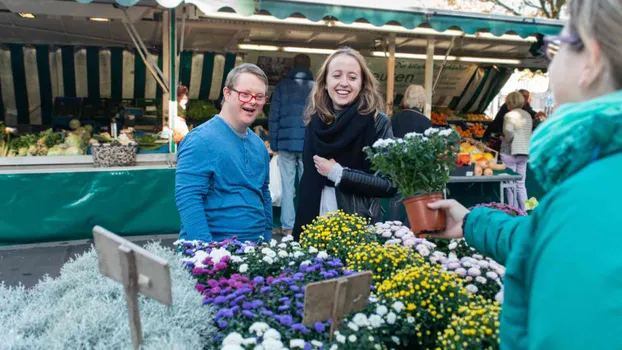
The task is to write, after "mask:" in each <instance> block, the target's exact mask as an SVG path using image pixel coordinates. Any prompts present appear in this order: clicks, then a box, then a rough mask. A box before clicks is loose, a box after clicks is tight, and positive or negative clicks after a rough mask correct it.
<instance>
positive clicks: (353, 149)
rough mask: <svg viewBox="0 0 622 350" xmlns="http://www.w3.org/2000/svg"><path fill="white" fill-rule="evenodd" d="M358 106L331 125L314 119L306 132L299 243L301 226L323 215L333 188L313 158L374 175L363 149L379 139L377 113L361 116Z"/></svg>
mask: <svg viewBox="0 0 622 350" xmlns="http://www.w3.org/2000/svg"><path fill="white" fill-rule="evenodd" d="M358 108H359V103H358V102H357V103H354V104H352V105H350V106H348V107H345V108H344V109H342V110H341V111H339V113H338V116H337V118H336V119H335V120H334V121H333V123H331V124H325V123H324V122H323V121H322V120H321V119H320V117H319V116H317V115H314V116H312V117H311V121H310V122H309V125H307V130H306V132H305V142H304V149H303V153H302V162H303V166H304V173H303V175H302V179H301V181H300V189H299V191H298V192H299V196H298V210H297V212H296V225H295V227H294V237H295V238H296V239H297V240H298V239H299V238H300V233H301V232H302V226H304V225H308V224H310V223H311V222H312V221H313V219H315V218H316V217H317V216H318V215H319V213H320V201H321V198H322V189H323V188H324V186H334V184H333V183H332V182H331V181H329V180H328V179H327V178H326V177H324V176H322V175H320V174H319V173H318V172H317V169H316V168H315V163H314V162H313V156H315V155H318V156H320V157H323V158H326V159H335V161H336V162H337V163H339V164H340V165H341V166H343V167H344V168H345V167H347V168H350V169H358V170H362V171H365V172H371V169H370V168H371V165H370V163H369V161H368V160H367V159H366V157H365V153H364V152H363V148H364V147H365V146H371V145H372V144H373V143H374V141H375V139H376V128H375V118H374V113H373V112H372V113H370V114H367V115H361V114H359V113H358Z"/></svg>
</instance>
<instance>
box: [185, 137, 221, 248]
mask: <svg viewBox="0 0 622 350" xmlns="http://www.w3.org/2000/svg"><path fill="white" fill-rule="evenodd" d="M215 156H216V154H215V153H213V152H210V151H209V146H208V144H207V143H206V142H205V141H204V140H203V139H202V138H201V136H199V135H198V134H197V133H195V132H194V133H193V132H191V133H189V134H188V135H187V136H186V137H185V138H184V140H183V141H182V143H181V145H180V147H179V153H178V156H177V171H176V173H175V202H176V204H177V210H178V211H179V216H180V217H181V224H182V227H183V230H184V231H185V233H186V234H187V239H190V240H193V239H197V240H202V241H205V242H211V241H212V234H211V232H210V229H209V225H208V223H207V217H206V216H205V206H204V201H205V198H206V197H207V194H208V193H209V191H210V186H211V180H212V178H213V176H214V162H215V159H214V158H213V157H215Z"/></svg>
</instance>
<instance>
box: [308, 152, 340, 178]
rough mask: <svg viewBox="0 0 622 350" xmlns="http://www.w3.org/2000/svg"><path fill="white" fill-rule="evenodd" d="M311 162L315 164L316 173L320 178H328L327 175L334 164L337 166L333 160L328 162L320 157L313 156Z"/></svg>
mask: <svg viewBox="0 0 622 350" xmlns="http://www.w3.org/2000/svg"><path fill="white" fill-rule="evenodd" d="M313 162H314V163H315V168H316V169H317V172H318V173H320V175H322V176H328V173H330V171H331V170H332V169H333V167H334V166H335V164H337V162H336V161H335V160H334V159H331V160H328V159H326V158H322V157H320V156H313Z"/></svg>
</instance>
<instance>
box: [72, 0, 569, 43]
mask: <svg viewBox="0 0 622 350" xmlns="http://www.w3.org/2000/svg"><path fill="white" fill-rule="evenodd" d="M76 1H78V2H80V3H90V2H92V1H93V0H76ZM116 2H117V3H119V4H120V5H123V6H133V5H137V4H139V5H144V4H148V3H157V4H159V5H161V6H163V7H166V8H174V7H177V6H179V5H181V4H182V3H185V4H191V5H195V6H197V8H199V9H200V10H201V11H203V12H204V13H206V14H209V13H214V12H217V11H219V10H221V9H223V8H230V9H232V10H233V11H235V12H236V13H238V14H239V15H243V16H249V15H252V14H253V13H269V14H271V15H272V16H274V17H276V18H279V19H286V18H289V17H292V16H300V15H301V16H304V17H306V18H307V19H309V20H311V21H315V22H317V21H321V20H326V19H333V20H336V21H339V22H342V23H345V24H351V23H354V22H357V21H366V22H369V23H371V24H373V25H375V26H383V25H387V24H397V25H400V26H402V27H404V28H407V29H414V28H417V27H419V26H429V27H431V28H433V29H435V30H437V31H440V32H443V31H446V30H448V29H451V28H458V29H460V30H462V31H463V32H464V33H466V34H475V33H477V32H480V31H485V32H490V33H492V34H494V35H497V36H500V35H503V34H506V33H515V34H517V35H519V36H521V37H523V38H525V37H528V36H530V35H534V34H544V35H555V34H558V33H559V32H560V31H561V28H562V26H563V24H564V22H563V21H559V20H548V19H540V18H526V17H517V16H503V15H492V14H482V13H471V12H459V11H448V10H438V9H426V8H418V7H412V6H410V7H409V6H403V5H399V4H398V5H391V4H380V5H379V4H378V1H376V0H339V1H338V4H337V1H330V0H185V1H184V0H149V1H147V0H116Z"/></svg>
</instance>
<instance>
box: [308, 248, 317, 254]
mask: <svg viewBox="0 0 622 350" xmlns="http://www.w3.org/2000/svg"><path fill="white" fill-rule="evenodd" d="M317 252H318V250H317V248H316V247H309V254H315V253H317Z"/></svg>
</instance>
